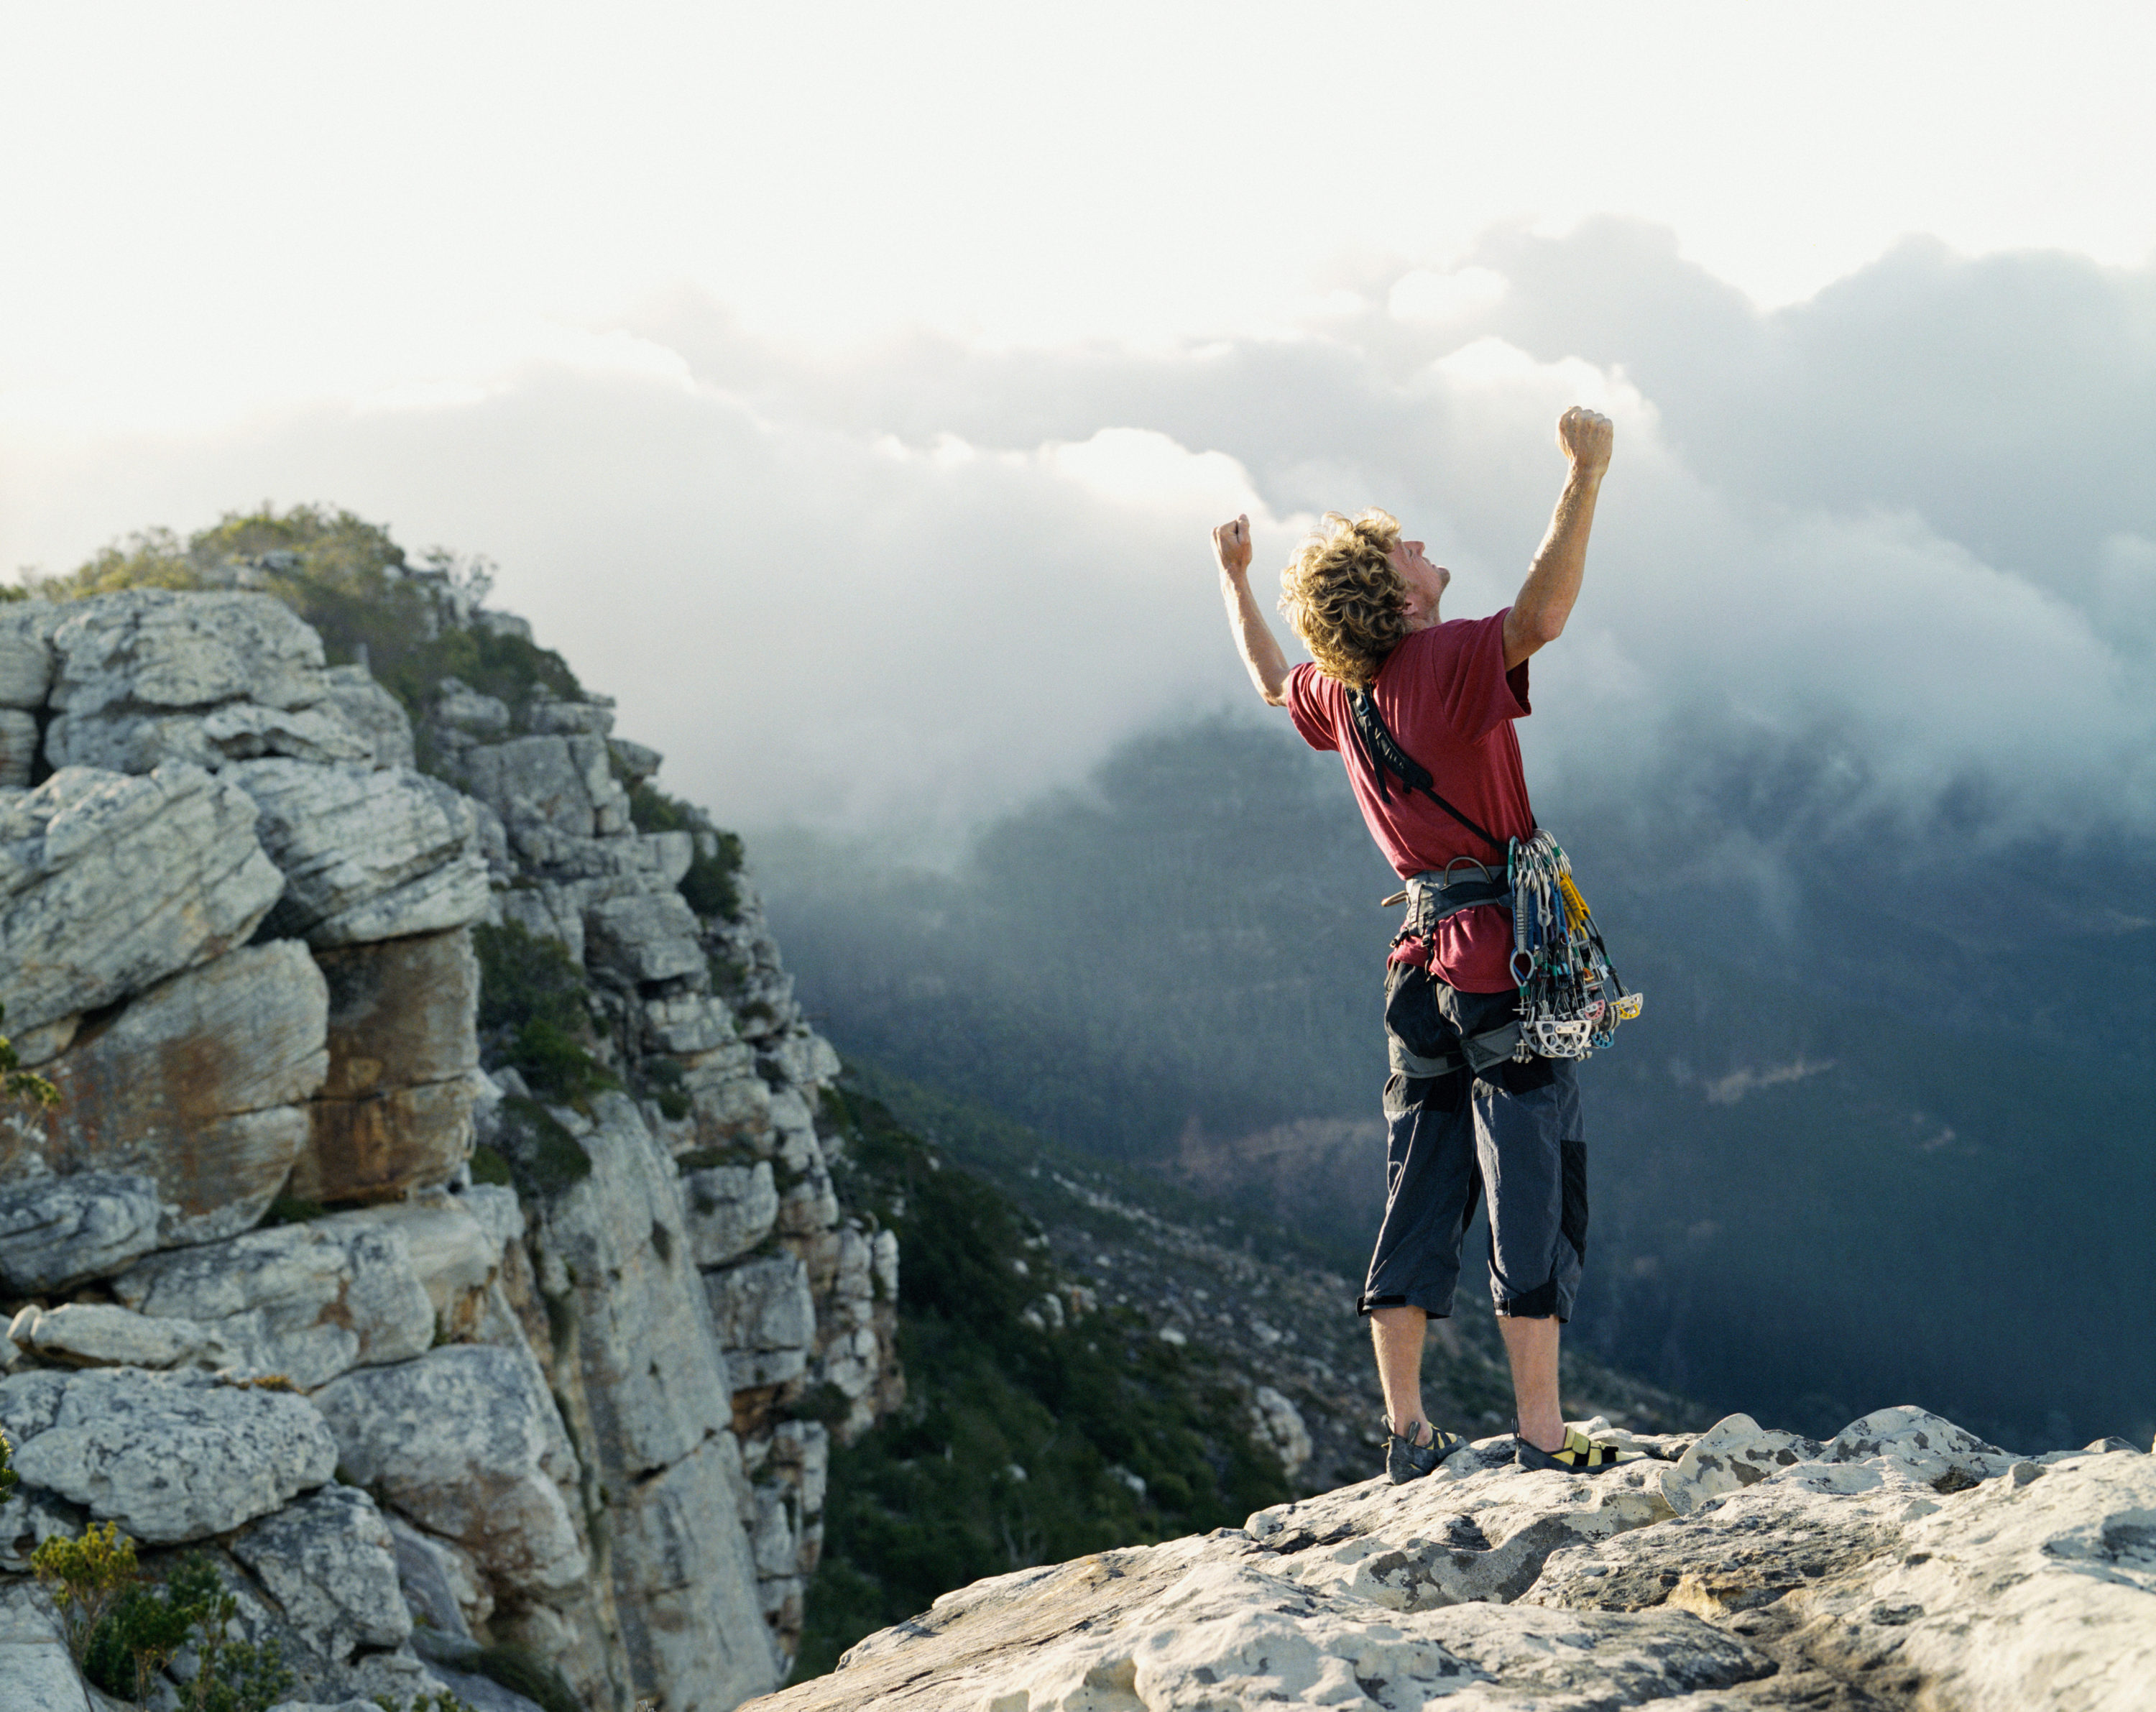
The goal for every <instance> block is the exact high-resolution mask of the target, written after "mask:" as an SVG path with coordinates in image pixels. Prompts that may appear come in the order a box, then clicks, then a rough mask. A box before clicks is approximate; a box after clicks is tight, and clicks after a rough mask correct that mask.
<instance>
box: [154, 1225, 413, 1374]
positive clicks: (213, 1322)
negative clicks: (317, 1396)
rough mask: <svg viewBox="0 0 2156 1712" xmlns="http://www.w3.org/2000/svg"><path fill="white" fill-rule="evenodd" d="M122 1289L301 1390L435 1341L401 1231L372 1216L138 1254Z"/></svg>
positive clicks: (256, 1368)
mask: <svg viewBox="0 0 2156 1712" xmlns="http://www.w3.org/2000/svg"><path fill="white" fill-rule="evenodd" d="M115 1293H116V1294H117V1295H118V1296H119V1297H120V1299H121V1301H122V1302H123V1303H126V1305H127V1306H128V1307H130V1308H134V1309H135V1310H136V1312H138V1313H141V1314H147V1315H149V1316H151V1318H153V1319H164V1318H172V1319H186V1320H190V1321H193V1323H194V1324H197V1325H198V1326H199V1327H201V1328H203V1329H205V1330H207V1331H208V1332H210V1333H211V1334H213V1335H214V1336H216V1337H217V1338H218V1339H219V1340H220V1341H221V1342H222V1343H223V1344H224V1345H225V1346H226V1347H227V1348H228V1350H232V1351H233V1352H234V1360H236V1361H238V1362H239V1364H240V1365H243V1366H244V1367H247V1368H249V1369H252V1370H254V1371H256V1372H259V1373H265V1374H281V1375H284V1376H285V1378H286V1379H288V1380H290V1382H291V1383H292V1384H294V1385H295V1386H300V1388H301V1389H303V1390H309V1391H311V1390H313V1389H314V1388H315V1387H316V1386H321V1385H325V1384H326V1383H328V1381H330V1380H332V1379H334V1378H336V1376H337V1375H339V1374H341V1373H343V1372H346V1370H349V1369H351V1368H353V1367H356V1366H365V1365H376V1364H379V1363H382V1362H390V1361H403V1360H408V1359H409V1358H411V1357H412V1356H414V1355H419V1354H421V1353H422V1352H423V1351H424V1350H426V1349H427V1347H428V1346H429V1344H431V1343H432V1342H433V1341H434V1324H435V1321H434V1303H433V1301H432V1300H431V1298H429V1295H428V1293H427V1290H426V1287H425V1286H424V1284H423V1283H422V1282H421V1281H420V1278H419V1275H418V1269H417V1268H416V1267H414V1266H413V1260H412V1253H411V1249H410V1247H409V1246H408V1243H407V1242H406V1239H405V1236H404V1234H403V1231H401V1230H399V1229H398V1228H396V1227H395V1226H393V1225H391V1224H387V1223H385V1222H383V1221H379V1220H377V1219H374V1218H372V1217H370V1216H367V1215H366V1214H343V1215H340V1216H336V1217H334V1218H326V1219H316V1220H314V1221H311V1222H309V1223H305V1224H298V1225H280V1226H275V1227H274V1228H272V1229H269V1230H264V1231H248V1232H247V1233H246V1234H244V1236H234V1237H232V1238H229V1239H228V1240H227V1241H225V1242H213V1243H208V1244H204V1245H203V1246H201V1247H193V1248H183V1249H177V1250H174V1251H172V1252H168V1253H165V1254H160V1255H157V1256H154V1257H151V1258H150V1259H148V1260H146V1261H144V1262H141V1264H139V1265H138V1266H136V1268H135V1269H134V1270H133V1271H132V1272H129V1273H128V1274H127V1275H126V1277H125V1278H121V1280H120V1281H119V1282H118V1283H117V1284H116V1285H115Z"/></svg>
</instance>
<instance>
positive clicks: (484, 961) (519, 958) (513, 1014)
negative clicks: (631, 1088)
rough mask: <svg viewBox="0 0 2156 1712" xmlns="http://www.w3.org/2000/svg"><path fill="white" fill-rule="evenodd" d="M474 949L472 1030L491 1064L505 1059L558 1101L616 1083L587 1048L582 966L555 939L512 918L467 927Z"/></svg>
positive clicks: (585, 1095) (589, 1022)
mask: <svg viewBox="0 0 2156 1712" xmlns="http://www.w3.org/2000/svg"><path fill="white" fill-rule="evenodd" d="M472 945H473V947H474V949H475V950H476V951H477V952H478V953H479V967H480V996H479V1031H480V1049H481V1051H483V1052H484V1053H485V1057H486V1060H487V1062H489V1063H490V1064H506V1065H509V1066H511V1067H513V1068H514V1069H515V1070H516V1073H517V1074H518V1075H520V1076H521V1077H523V1078H524V1080H525V1082H526V1086H528V1087H530V1088H531V1091H532V1092H534V1093H536V1094H541V1095H543V1096H545V1097H546V1098H548V1099H550V1100H552V1101H554V1102H556V1103H560V1104H572V1103H575V1102H577V1101H578V1100H583V1099H588V1098H590V1097H591V1096H592V1095H593V1094H595V1093H597V1092H599V1091H600V1090H601V1089H602V1088H609V1087H618V1086H619V1083H618V1082H616V1081H615V1080H614V1078H613V1077H612V1076H610V1075H608V1073H607V1072H606V1070H605V1068H604V1067H603V1066H602V1065H601V1064H600V1063H599V1062H598V1059H596V1058H595V1057H593V1056H592V1054H591V1051H590V1047H591V1045H592V1038H593V1037H592V1019H591V1011H590V1010H589V1009H588V1006H587V1005H586V1003H585V999H586V995H587V993H588V988H587V986H586V985H585V981H584V972H583V969H581V968H579V967H578V966H577V963H576V961H575V959H572V957H571V956H570V955H569V953H568V949H567V947H566V946H564V945H563V944H562V943H561V941H560V940H558V939H552V938H546V937H544V936H542V935H541V934H537V933H530V932H528V931H526V929H525V928H523V927H521V926H520V925H519V924H518V923H515V922H506V923H503V924H502V925H501V926H500V927H498V928H494V927H488V926H486V925H485V924H484V923H482V924H481V925H480V926H479V927H476V928H473V929H472Z"/></svg>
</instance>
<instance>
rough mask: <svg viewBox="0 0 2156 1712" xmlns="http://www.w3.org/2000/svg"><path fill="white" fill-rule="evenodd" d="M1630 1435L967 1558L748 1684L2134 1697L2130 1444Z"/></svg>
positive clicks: (2147, 1592)
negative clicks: (1605, 1465) (1116, 1543)
mask: <svg viewBox="0 0 2156 1712" xmlns="http://www.w3.org/2000/svg"><path fill="white" fill-rule="evenodd" d="M1620 1437H1629V1436H1627V1435H1620ZM1633 1442H1635V1443H1636V1444H1638V1445H1639V1446H1640V1447H1642V1448H1651V1449H1653V1450H1655V1451H1656V1452H1659V1454H1660V1455H1661V1458H1664V1460H1660V1461H1648V1462H1642V1463H1636V1464H1633V1465H1630V1466H1627V1467H1625V1468H1620V1469H1617V1470H1614V1471H1611V1472H1609V1473H1605V1474H1603V1475H1600V1476H1584V1475H1583V1476H1568V1475H1565V1474H1563V1473H1556V1472H1547V1473H1528V1472H1526V1471H1524V1470H1522V1469H1520V1468H1517V1467H1514V1466H1512V1463H1511V1441H1510V1440H1509V1439H1500V1440H1493V1441H1486V1442H1483V1443H1481V1444H1478V1445H1476V1446H1473V1447H1469V1448H1468V1449H1466V1450H1464V1451H1462V1452H1460V1453H1458V1454H1457V1455H1455V1456H1454V1457H1453V1458H1450V1459H1449V1460H1448V1461H1447V1462H1446V1463H1445V1464H1444V1465H1442V1466H1441V1467H1440V1469H1439V1470H1438V1472H1437V1473H1435V1474H1434V1475H1432V1476H1430V1478H1427V1479H1424V1480H1420V1481H1417V1482H1414V1483H1411V1484H1409V1485H1407V1486H1404V1487H1399V1488H1394V1487H1391V1486H1389V1485H1387V1484H1385V1483H1383V1482H1382V1481H1368V1482H1365V1483H1363V1484H1361V1485H1358V1486H1353V1487H1348V1488H1343V1489H1342V1490H1340V1491H1337V1492H1332V1493H1328V1494H1325V1495H1323V1496H1322V1497H1320V1498H1317V1499H1308V1500H1306V1501H1303V1502H1301V1503H1297V1504H1286V1505H1281V1506H1279V1507H1277V1508H1275V1509H1268V1510H1261V1511H1260V1512H1258V1513H1257V1514H1255V1515H1253V1516H1251V1517H1250V1519H1249V1521H1248V1522H1247V1523H1246V1524H1245V1525H1244V1526H1243V1527H1241V1528H1224V1529H1216V1530H1215V1531H1214V1532H1213V1533H1211V1534H1209V1535H1204V1536H1201V1537H1196V1538H1190V1539H1184V1540H1172V1541H1169V1542H1168V1544H1166V1545H1157V1546H1149V1547H1141V1548H1135V1549H1132V1550H1124V1551H1111V1552H1103V1553H1101V1554H1099V1555H1096V1556H1092V1557H1088V1558H1084V1559H1081V1560H1078V1561H1076V1562H1074V1563H1068V1564H1063V1565H1055V1566H1053V1567H1050V1568H1045V1569H1038V1570H1026V1571H1020V1572H1019V1573H1018V1574H1015V1575H1010V1576H999V1577H998V1578H996V1579H994V1580H993V1581H982V1582H978V1583H977V1584H976V1585H974V1586H971V1587H968V1588H963V1589H961V1590H960V1591H957V1592H954V1593H952V1594H949V1595H947V1596H945V1597H944V1598H942V1599H940V1600H938V1601H937V1602H936V1605H935V1607H934V1609H932V1611H930V1612H926V1613H924V1614H923V1615H922V1616H921V1617H918V1618H916V1619H915V1620H913V1621H912V1622H907V1623H904V1624H901V1625H900V1626H899V1627H896V1628H893V1629H888V1630H885V1632H882V1633H880V1634H878V1635H873V1636H870V1637H869V1638H868V1639H867V1640H865V1641H864V1642H862V1643H860V1645H859V1646H857V1647H855V1648H854V1649H853V1650H852V1651H851V1652H850V1653H848V1654H847V1655H846V1657H845V1658H844V1660H843V1661H842V1662H841V1663H840V1665H839V1668H838V1669H837V1670H836V1671H835V1672H834V1673H832V1674H831V1675H829V1676H825V1677H821V1678H818V1679H815V1680H814V1681H811V1682H806V1683H803V1684H800V1685H799V1686H798V1687H797V1688H794V1689H788V1691H786V1692H785V1693H783V1694H779V1695H778V1696H776V1697H774V1698H773V1699H769V1700H766V1701H759V1702H757V1706H758V1708H759V1712H762V1709H768V1712H819V1709H826V1708H828V1709H832V1712H837V1709H839V1708H847V1709H851V1708H855V1707H862V1706H875V1707H879V1708H890V1709H892V1712H897V1709H901V1708H912V1707H919V1708H922V1709H928V1708H937V1709H941V1708H944V1707H957V1706H968V1707H970V1706H980V1707H990V1708H994V1709H996V1712H1047V1709H1050V1708H1054V1709H1058V1712H1168V1709H1171V1708H1173V1709H1180V1712H1229V1709H1240V1708H1252V1709H1255V1708H1259V1707H1270V1706H1279V1705H1292V1706H1358V1707H1372V1708H1383V1709H1386V1712H1416V1709H1420V1708H1423V1707H1425V1706H1428V1705H1433V1704H1443V1703H1445V1702H1447V1701H1448V1700H1449V1699H1450V1697H1452V1696H1455V1695H1457V1696H1459V1697H1460V1704H1466V1705H1473V1706H1475V1707H1477V1708H1485V1709H1500V1708H1518V1709H1521V1712H1527V1709H1553V1708H1566V1709H1580V1712H1585V1709H1589V1708H1604V1707H1615V1706H1638V1705H1656V1704H1666V1705H1667V1706H1669V1707H1671V1709H1672V1712H1676V1709H1680V1708H1681V1709H1682V1712H1742V1709H1754V1712H1764V1709H1768V1708H1789V1709H1797V1708H1806V1709H1820V1708H1824V1709H1831V1712H1858V1709H1876V1708H1897V1709H1899V1708H1909V1709H1926V1712H1928V1709H1944V1708H1955V1709H1969V1712H1974V1709H1985V1712H1989V1709H1997V1712H2025V1709H2029V1708H2034V1707H2045V1708H2051V1709H2056V1712H2138V1709H2142V1708H2145V1707H2147V1706H2148V1704H2149V1703H2150V1684H2152V1683H2156V1456H2150V1455H2148V1454H2145V1453H2143V1452H2141V1451H2140V1450H2139V1448H2138V1447H2134V1446H2130V1445H2128V1444H2126V1443H2125V1442H2123V1441H2118V1440H2113V1441H2109V1442H2102V1443H2097V1444H2094V1445H2091V1446H2089V1447H2087V1449H2086V1450H2082V1451H2062V1452H2053V1453H2051V1454H2050V1455H2047V1456H2043V1457H2040V1458H2029V1459H2024V1458H2015V1457H2014V1456H2011V1455H2010V1454H2008V1453H2006V1452H2002V1451H1999V1449H1997V1448H1996V1447H1994V1446H1990V1445H1987V1444H1984V1443H1982V1442H1979V1441H1978V1440H1977V1439H1975V1438H1974V1437H1972V1436H1971V1435H1969V1434H1968V1433H1966V1432H1962V1431H1961V1430H1960V1429H1959V1428H1958V1427H1954V1426H1953V1424H1952V1423H1950V1422H1945V1421H1943V1420H1941V1419H1939V1418H1938V1416H1934V1415H1928V1414H1927V1413H1925V1412H1924V1411H1922V1410H1919V1409H1912V1408H1899V1409H1887V1410H1882V1411H1879V1412H1878V1413H1876V1414H1874V1415H1871V1416H1866V1417H1865V1418H1864V1419H1862V1420H1861V1421H1857V1422H1853V1423H1851V1426H1850V1427H1848V1428H1846V1429H1845V1431H1844V1432H1842V1433H1840V1435H1839V1436H1838V1437H1836V1438H1835V1439H1834V1440H1833V1441H1831V1442H1826V1443H1820V1442H1813V1441H1810V1440H1806V1439H1802V1438H1799V1437H1795V1436H1794V1435H1793V1434H1790V1433H1786V1432H1771V1431H1765V1430H1763V1429H1761V1428H1760V1427H1758V1425H1756V1424H1755V1423H1754V1422H1752V1421H1751V1420H1750V1419H1748V1417H1746V1416H1741V1415H1738V1416H1730V1417H1728V1418H1727V1419H1726V1420H1724V1421H1722V1422H1718V1423H1717V1425H1716V1426H1715V1427H1713V1428H1712V1429H1711V1430H1710V1431H1709V1432H1707V1433H1706V1434H1704V1435H1702V1436H1700V1437H1697V1438H1694V1437H1676V1436H1662V1437H1648V1438H1644V1439H1637V1440H1635V1441H1633Z"/></svg>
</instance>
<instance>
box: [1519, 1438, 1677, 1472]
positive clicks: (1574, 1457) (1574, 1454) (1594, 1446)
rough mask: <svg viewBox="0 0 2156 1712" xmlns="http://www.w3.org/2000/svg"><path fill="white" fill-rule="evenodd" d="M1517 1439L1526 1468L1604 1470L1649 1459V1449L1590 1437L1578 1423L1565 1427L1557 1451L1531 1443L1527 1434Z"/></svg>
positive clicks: (1578, 1470) (1575, 1470) (1522, 1461)
mask: <svg viewBox="0 0 2156 1712" xmlns="http://www.w3.org/2000/svg"><path fill="white" fill-rule="evenodd" d="M1513 1442H1514V1443H1515V1444H1516V1445H1517V1446H1518V1447H1519V1448H1518V1449H1517V1451H1516V1452H1514V1453H1513V1460H1514V1461H1515V1462H1517V1463H1518V1464H1519V1465H1520V1466H1521V1467H1522V1468H1555V1469H1557V1470H1558V1472H1559V1473H1564V1474H1604V1473H1608V1472H1609V1470H1610V1469H1612V1468H1624V1467H1625V1466H1626V1465H1627V1464H1628V1463H1644V1462H1646V1461H1647V1460H1649V1458H1648V1456H1647V1453H1646V1452H1645V1451H1628V1450H1625V1449H1623V1448H1621V1447H1619V1446H1617V1445H1615V1444H1613V1443H1611V1442H1609V1440H1608V1439H1602V1438H1589V1437H1588V1436H1587V1435H1586V1434H1585V1433H1584V1432H1581V1431H1580V1430H1579V1429H1578V1427H1566V1428H1565V1430H1564V1442H1563V1444H1561V1445H1559V1446H1558V1447H1557V1449H1555V1450H1553V1451H1546V1450H1543V1449H1542V1448H1541V1447H1539V1446H1537V1445H1532V1444H1529V1443H1528V1442H1527V1440H1526V1439H1524V1438H1516V1439H1514V1440H1513Z"/></svg>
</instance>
